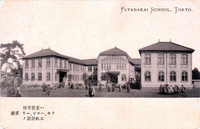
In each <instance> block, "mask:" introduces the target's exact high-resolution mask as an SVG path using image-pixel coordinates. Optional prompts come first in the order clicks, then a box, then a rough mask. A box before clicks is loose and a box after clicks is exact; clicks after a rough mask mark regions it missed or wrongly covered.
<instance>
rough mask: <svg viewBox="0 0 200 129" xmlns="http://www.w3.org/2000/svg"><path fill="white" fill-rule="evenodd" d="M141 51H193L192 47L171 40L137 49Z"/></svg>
mask: <svg viewBox="0 0 200 129" xmlns="http://www.w3.org/2000/svg"><path fill="white" fill-rule="evenodd" d="M141 51H172V52H194V49H191V48H188V47H185V46H181V45H179V44H176V43H173V42H157V43H154V44H152V45H149V46H147V47H144V48H141V49H139V52H140V53H141Z"/></svg>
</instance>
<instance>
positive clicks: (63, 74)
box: [57, 69, 68, 83]
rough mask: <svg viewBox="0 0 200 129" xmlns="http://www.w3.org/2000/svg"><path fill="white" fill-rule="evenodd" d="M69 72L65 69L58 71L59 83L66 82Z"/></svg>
mask: <svg viewBox="0 0 200 129" xmlns="http://www.w3.org/2000/svg"><path fill="white" fill-rule="evenodd" d="M67 72H68V71H67V70H65V69H57V74H58V75H59V83H62V82H65V78H67Z"/></svg>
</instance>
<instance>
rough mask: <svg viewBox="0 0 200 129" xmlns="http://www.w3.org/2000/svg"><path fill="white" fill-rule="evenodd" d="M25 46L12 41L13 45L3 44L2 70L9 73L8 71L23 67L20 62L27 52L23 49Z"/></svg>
mask: <svg viewBox="0 0 200 129" xmlns="http://www.w3.org/2000/svg"><path fill="white" fill-rule="evenodd" d="M23 46H24V44H22V43H20V42H18V41H17V40H14V41H12V43H2V44H1V46H0V48H1V51H0V52H1V53H0V54H1V59H0V61H1V70H2V71H4V72H5V73H7V71H8V70H10V71H11V70H12V69H18V70H19V69H20V68H21V67H22V66H21V64H20V60H21V58H22V57H24V55H26V54H25V52H24V48H23Z"/></svg>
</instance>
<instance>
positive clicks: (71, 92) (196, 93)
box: [1, 86, 200, 98]
mask: <svg viewBox="0 0 200 129" xmlns="http://www.w3.org/2000/svg"><path fill="white" fill-rule="evenodd" d="M21 95H22V97H81V98H82V97H85V98H89V97H88V90H86V89H82V90H80V89H70V88H69V87H64V88H59V89H56V90H50V95H49V96H48V95H46V92H43V91H42V88H41V87H35V88H26V89H25V88H24V89H21ZM1 97H6V89H1ZM96 97H98V98H99V97H100V98H135V97H141V98H148V97H149V98H184V97H200V86H196V87H194V88H187V89H186V90H185V92H184V93H181V92H179V93H177V94H169V95H168V94H160V93H159V88H158V87H143V88H142V90H138V89H130V92H127V90H122V91H121V92H119V89H118V88H116V89H115V92H108V91H107V89H106V88H103V89H102V90H101V91H99V89H98V87H95V96H94V97H93V98H96Z"/></svg>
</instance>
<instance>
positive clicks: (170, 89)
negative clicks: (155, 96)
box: [159, 84, 186, 94]
mask: <svg viewBox="0 0 200 129" xmlns="http://www.w3.org/2000/svg"><path fill="white" fill-rule="evenodd" d="M185 89H186V88H185V87H184V86H183V85H182V86H181V88H179V86H177V85H174V86H172V85H170V86H169V85H168V84H165V85H160V87H159V93H161V94H175V93H179V92H181V93H185Z"/></svg>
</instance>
